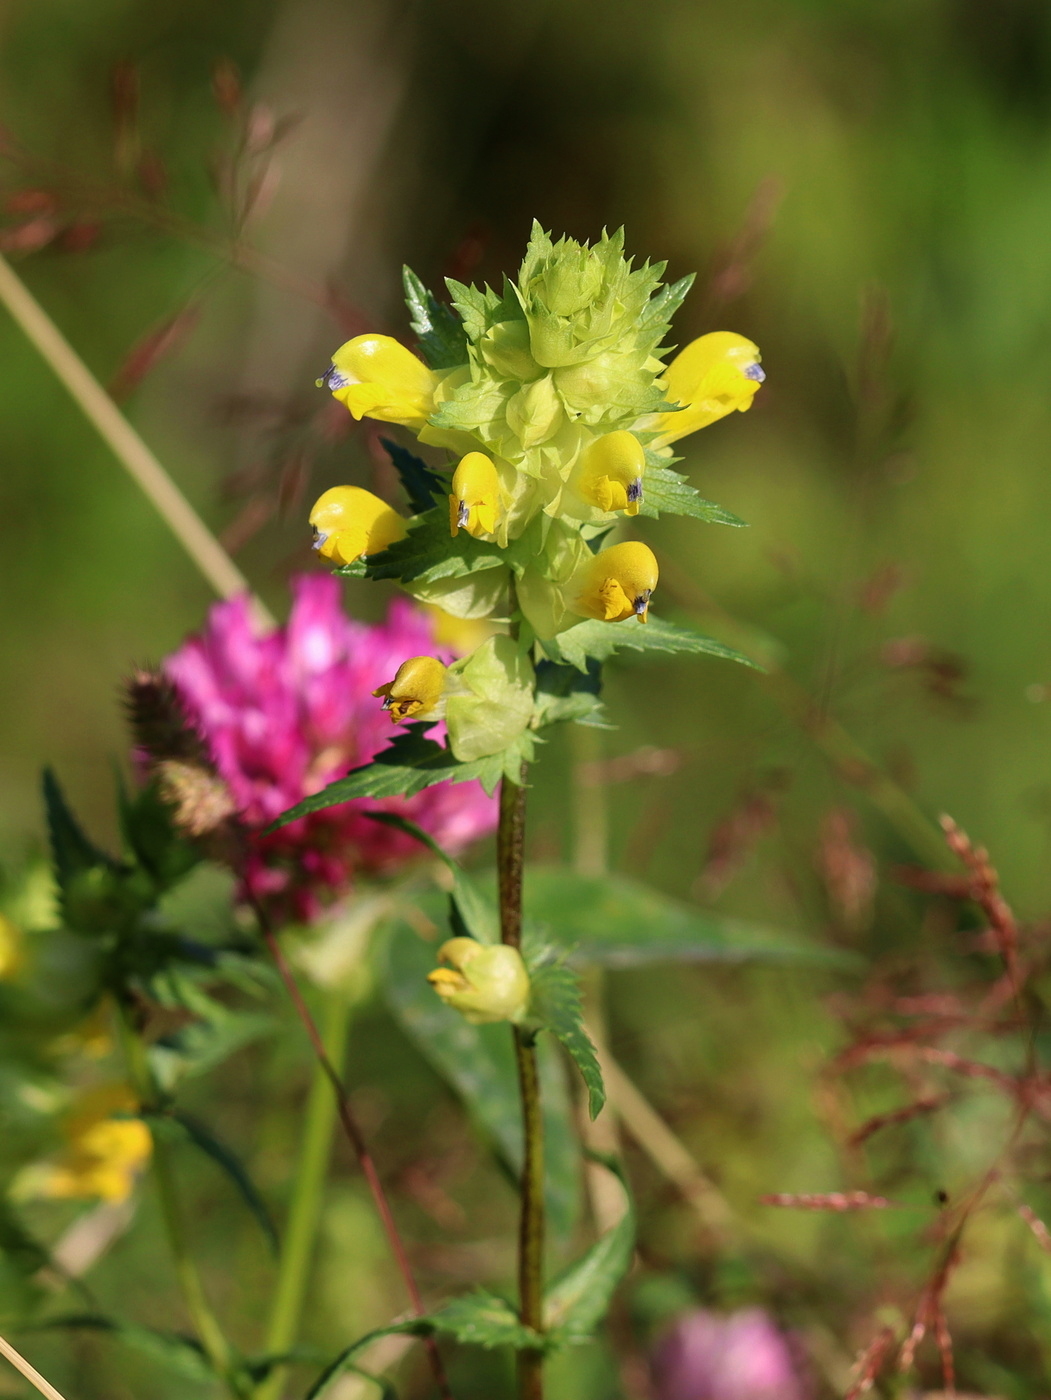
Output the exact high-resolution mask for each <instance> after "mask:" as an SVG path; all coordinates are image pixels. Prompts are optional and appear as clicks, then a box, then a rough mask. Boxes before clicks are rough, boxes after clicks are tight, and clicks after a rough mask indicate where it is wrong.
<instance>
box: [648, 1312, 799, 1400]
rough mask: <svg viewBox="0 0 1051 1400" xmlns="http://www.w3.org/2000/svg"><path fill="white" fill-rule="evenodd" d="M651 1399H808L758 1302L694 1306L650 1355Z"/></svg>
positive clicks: (784, 1342)
mask: <svg viewBox="0 0 1051 1400" xmlns="http://www.w3.org/2000/svg"><path fill="white" fill-rule="evenodd" d="M653 1369H654V1378H655V1387H654V1395H655V1397H656V1400H808V1397H809V1394H810V1392H809V1389H808V1388H807V1387H805V1386H804V1384H803V1381H802V1379H801V1377H800V1374H799V1371H798V1369H797V1367H796V1365H795V1362H794V1359H793V1356H792V1351H791V1348H790V1347H789V1344H788V1341H787V1339H786V1338H785V1336H784V1334H783V1333H782V1332H781V1331H780V1330H779V1329H778V1327H777V1326H776V1325H775V1323H774V1322H773V1320H772V1319H771V1318H770V1317H769V1315H768V1314H767V1313H765V1312H764V1311H763V1309H762V1308H745V1309H743V1310H742V1311H740V1312H735V1313H729V1314H722V1313H716V1312H711V1311H709V1310H708V1309H706V1308H698V1309H697V1310H696V1311H695V1312H691V1313H687V1314H686V1315H685V1316H684V1317H681V1318H680V1319H679V1320H678V1322H676V1323H675V1325H674V1326H673V1327H672V1329H671V1331H670V1332H668V1333H667V1334H666V1335H665V1336H664V1338H663V1340H662V1341H661V1342H660V1344H659V1345H658V1347H657V1350H656V1353H655V1355H654V1363H653Z"/></svg>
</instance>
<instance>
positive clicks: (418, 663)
mask: <svg viewBox="0 0 1051 1400" xmlns="http://www.w3.org/2000/svg"><path fill="white" fill-rule="evenodd" d="M444 689H445V667H444V666H443V665H442V663H441V662H440V661H438V660H436V659H435V657H433V656H410V657H409V659H408V661H403V662H402V663H401V665H400V666H399V667H398V671H397V674H396V675H395V677H394V679H393V680H392V681H388V682H387V683H386V685H381V686H379V687H378V689H376V690H374V691H373V692H372V693H373V695H375V696H376V697H377V698H378V697H379V696H381V695H382V696H383V708H384V709H385V710H389V711H390V718H391V723H392V724H401V722H402V721H403V720H407V719H412V718H413V717H414V716H416V715H419V716H420V717H421V718H425V717H426V716H428V715H429V714H430V713H431V712H432V711H433V710H435V709H436V708H437V705H438V702H439V701H440V700H441V698H442V692H443V691H444Z"/></svg>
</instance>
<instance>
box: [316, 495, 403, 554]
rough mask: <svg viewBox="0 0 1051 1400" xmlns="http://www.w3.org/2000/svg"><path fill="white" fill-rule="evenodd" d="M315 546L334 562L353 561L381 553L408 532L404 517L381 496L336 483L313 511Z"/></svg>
mask: <svg viewBox="0 0 1051 1400" xmlns="http://www.w3.org/2000/svg"><path fill="white" fill-rule="evenodd" d="M310 523H311V525H313V527H314V548H315V549H316V550H317V552H318V553H319V554H320V555H321V557H322V558H323V559H331V560H332V562H333V563H334V564H352V563H353V562H354V560H355V559H360V558H361V556H362V555H363V554H378V553H379V551H380V550H381V549H386V548H387V546H388V545H389V544H393V543H394V542H395V540H402V539H404V538H405V535H406V525H405V521H404V520H403V519H402V517H401V516H400V515H399V514H398V512H397V511H396V510H394V509H393V508H392V507H391V506H389V505H388V504H387V502H386V501H381V500H380V498H379V496H374V495H373V494H372V492H371V491H365V490H363V489H362V488H361V487H360V486H333V487H332V488H331V489H330V490H328V491H326V492H325V494H324V495H323V496H319V497H318V499H317V500H316V501H315V503H314V509H313V510H312V511H311V512H310Z"/></svg>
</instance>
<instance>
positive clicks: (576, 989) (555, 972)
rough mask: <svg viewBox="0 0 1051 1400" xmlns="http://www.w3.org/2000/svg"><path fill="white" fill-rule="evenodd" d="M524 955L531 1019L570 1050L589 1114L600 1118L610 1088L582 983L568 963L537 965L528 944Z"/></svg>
mask: <svg viewBox="0 0 1051 1400" xmlns="http://www.w3.org/2000/svg"><path fill="white" fill-rule="evenodd" d="M523 952H524V953H525V954H526V964H527V966H528V967H529V978H530V983H531V987H532V996H531V999H530V1004H529V1011H530V1020H531V1021H532V1020H534V1019H535V1020H536V1021H538V1022H539V1023H540V1025H541V1027H542V1028H543V1029H545V1030H549V1031H551V1033H552V1034H553V1035H555V1036H557V1038H558V1039H559V1040H560V1041H561V1042H562V1044H563V1045H564V1046H565V1047H566V1049H567V1050H568V1051H569V1053H570V1055H571V1056H572V1057H573V1060H574V1061H575V1063H576V1066H577V1069H579V1070H580V1074H581V1077H582V1078H583V1080H584V1084H585V1087H586V1088H587V1091H588V1112H589V1113H590V1114H591V1117H592V1118H597V1117H598V1115H599V1113H600V1112H601V1110H602V1105H603V1104H604V1103H605V1102H606V1089H605V1086H604V1085H603V1083H602V1070H601V1069H600V1067H599V1062H598V1056H597V1055H596V1053H595V1047H594V1045H592V1043H591V1040H590V1038H589V1037H588V1034H587V1031H585V1029H584V1008H583V1004H582V1002H581V998H580V983H579V980H578V978H577V976H576V974H575V973H574V972H573V971H572V970H571V969H570V968H568V967H567V966H566V965H565V963H564V962H561V961H557V962H550V961H545V962H540V963H539V964H537V963H536V962H534V961H533V960H532V959H531V958H530V957H529V955H528V954H529V948H528V944H527V945H526V946H525V947H524V948H523ZM548 953H549V950H547V949H545V950H544V952H543V953H542V955H541V956H544V957H546V956H548Z"/></svg>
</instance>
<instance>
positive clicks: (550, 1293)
mask: <svg viewBox="0 0 1051 1400" xmlns="http://www.w3.org/2000/svg"><path fill="white" fill-rule="evenodd" d="M601 1160H602V1161H603V1164H604V1165H606V1166H608V1167H609V1168H610V1170H612V1171H614V1172H615V1175H616V1176H617V1177H618V1179H619V1180H620V1183H621V1185H622V1186H623V1187H624V1195H625V1209H624V1214H623V1216H622V1217H621V1218H620V1220H618V1221H617V1223H616V1225H614V1226H613V1228H612V1229H610V1230H607V1231H606V1233H605V1234H604V1235H603V1236H602V1237H601V1239H599V1240H597V1241H596V1242H595V1244H593V1245H592V1246H591V1248H590V1249H589V1250H588V1252H587V1253H586V1254H585V1255H584V1256H583V1257H582V1258H581V1259H578V1260H577V1262H576V1263H575V1264H571V1265H570V1266H569V1268H568V1269H566V1270H565V1271H564V1272H563V1273H562V1274H560V1275H559V1276H558V1277H557V1278H556V1279H555V1280H554V1281H553V1282H552V1283H551V1284H549V1286H548V1288H547V1289H546V1291H545V1293H544V1326H545V1328H546V1329H547V1332H546V1340H547V1342H548V1345H549V1346H551V1347H558V1346H565V1345H572V1344H573V1343H574V1342H583V1341H586V1340H587V1339H588V1338H589V1337H590V1336H591V1335H592V1334H593V1333H594V1331H595V1328H596V1327H597V1326H598V1324H599V1322H601V1320H602V1318H603V1317H604V1316H605V1314H606V1311H607V1309H608V1308H609V1305H610V1302H611V1301H612V1299H613V1294H614V1292H615V1291H616V1288H617V1285H618V1284H619V1283H620V1281H621V1279H622V1278H623V1277H624V1275H625V1274H626V1273H627V1272H628V1269H629V1268H630V1267H631V1261H632V1256H633V1254H634V1250H635V1210H634V1206H633V1204H632V1200H631V1194H630V1192H629V1191H628V1189H627V1184H626V1182H625V1181H624V1177H623V1175H622V1173H621V1171H620V1170H619V1169H618V1168H615V1167H614V1166H613V1164H612V1163H611V1162H609V1161H606V1159H605V1158H603V1159H601Z"/></svg>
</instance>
